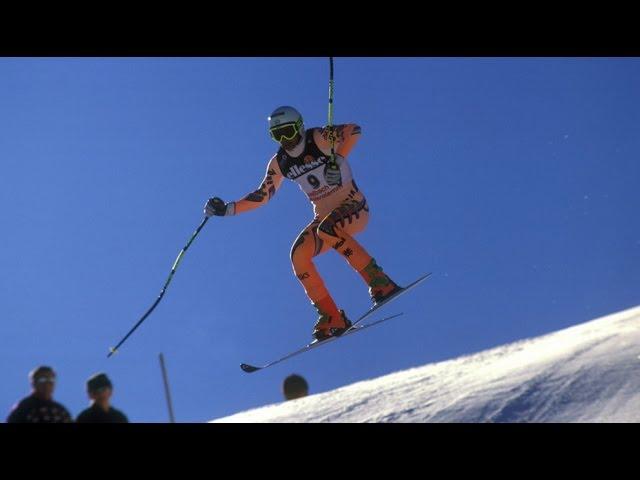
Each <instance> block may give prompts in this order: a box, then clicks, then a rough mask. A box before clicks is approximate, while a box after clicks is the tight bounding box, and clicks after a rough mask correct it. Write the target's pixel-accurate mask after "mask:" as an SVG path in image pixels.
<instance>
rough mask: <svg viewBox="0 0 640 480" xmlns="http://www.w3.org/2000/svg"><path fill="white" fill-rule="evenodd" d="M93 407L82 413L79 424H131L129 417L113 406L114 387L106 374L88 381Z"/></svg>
mask: <svg viewBox="0 0 640 480" xmlns="http://www.w3.org/2000/svg"><path fill="white" fill-rule="evenodd" d="M87 393H88V395H89V398H90V399H91V406H90V407H89V408H87V409H86V410H84V411H82V412H81V413H80V415H78V418H76V422H77V423H129V419H128V418H127V416H126V415H125V414H124V413H122V412H121V411H120V410H117V409H115V408H113V407H112V406H111V395H112V394H113V385H112V384H111V380H109V377H107V375H106V374H105V373H97V374H95V375H93V376H92V377H91V378H89V380H87Z"/></svg>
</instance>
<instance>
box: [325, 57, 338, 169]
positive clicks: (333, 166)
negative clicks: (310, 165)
mask: <svg viewBox="0 0 640 480" xmlns="http://www.w3.org/2000/svg"><path fill="white" fill-rule="evenodd" d="M328 124H329V141H330V142H331V158H330V159H329V164H328V168H330V169H332V170H339V169H340V167H339V166H338V164H337V163H336V153H335V151H334V144H335V134H334V132H333V57H329V122H328Z"/></svg>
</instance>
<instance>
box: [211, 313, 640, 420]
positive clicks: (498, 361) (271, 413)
mask: <svg viewBox="0 0 640 480" xmlns="http://www.w3.org/2000/svg"><path fill="white" fill-rule="evenodd" d="M638 421H640V307H635V308H632V309H629V310H625V311H622V312H619V313H615V314H612V315H608V316H605V317H601V318H599V319H596V320H593V321H590V322H588V323H584V324H581V325H578V326H574V327H570V328H567V329H564V330H560V331H558V332H555V333H551V334H548V335H545V336H542V337H537V338H533V339H528V340H523V341H519V342H516V343H512V344H509V345H505V346H502V347H497V348H494V349H491V350H487V351H484V352H480V353H477V354H474V355H468V356H464V357H460V358H457V359H454V360H449V361H445V362H440V363H434V364H429V365H425V366H422V367H417V368H411V369H408V370H405V371H401V372H396V373H392V374H389V375H385V376H382V377H379V378H376V379H373V380H367V381H362V382H358V383H355V384H352V385H349V386H346V387H342V388H339V389H336V390H333V391H329V392H325V393H321V394H316V395H311V396H309V397H306V398H302V399H299V400H294V401H289V402H283V403H279V404H274V405H270V406H266V407H262V408H257V409H253V410H249V411H246V412H241V413H238V414H235V415H232V416H228V417H224V418H220V419H217V420H215V422H638Z"/></svg>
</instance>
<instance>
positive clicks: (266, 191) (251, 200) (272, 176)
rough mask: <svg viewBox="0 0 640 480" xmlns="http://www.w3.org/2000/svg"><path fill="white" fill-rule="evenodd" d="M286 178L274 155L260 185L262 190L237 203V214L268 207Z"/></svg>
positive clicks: (259, 189)
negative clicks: (264, 206) (268, 203)
mask: <svg viewBox="0 0 640 480" xmlns="http://www.w3.org/2000/svg"><path fill="white" fill-rule="evenodd" d="M283 180H284V176H283V175H282V172H281V171H280V167H279V166H278V159H277V158H276V156H275V155H274V156H273V157H272V158H271V161H270V162H269V165H267V172H266V173H265V175H264V179H263V180H262V183H261V184H260V188H258V189H257V190H255V191H253V192H251V193H250V194H249V195H247V196H245V197H244V198H243V199H242V200H238V201H237V202H234V203H235V213H236V214H238V213H244V212H248V211H250V210H254V209H256V208H258V207H262V206H263V205H266V204H267V202H269V200H271V199H272V198H273V196H274V195H275V194H276V191H277V190H278V189H279V188H280V186H281V185H282V181H283Z"/></svg>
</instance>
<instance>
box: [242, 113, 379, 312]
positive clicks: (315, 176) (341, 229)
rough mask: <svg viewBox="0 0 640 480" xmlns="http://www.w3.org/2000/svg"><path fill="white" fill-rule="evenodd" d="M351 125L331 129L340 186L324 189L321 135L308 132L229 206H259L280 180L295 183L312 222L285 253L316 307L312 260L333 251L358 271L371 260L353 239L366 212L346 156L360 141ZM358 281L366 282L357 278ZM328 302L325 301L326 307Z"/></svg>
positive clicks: (318, 283) (318, 287)
mask: <svg viewBox="0 0 640 480" xmlns="http://www.w3.org/2000/svg"><path fill="white" fill-rule="evenodd" d="M360 132H361V131H360V127H359V126H358V125H356V124H353V123H351V124H346V125H337V126H335V127H334V135H335V145H334V147H335V153H336V154H338V155H339V157H337V159H338V160H339V164H338V166H339V168H340V173H341V178H342V183H341V184H340V185H329V184H328V183H327V182H326V180H325V176H324V172H325V168H326V167H327V163H328V162H329V161H330V158H331V144H330V142H329V139H328V135H327V130H326V129H321V128H311V129H309V130H306V131H305V132H304V138H303V142H301V143H300V144H299V145H298V146H297V147H296V148H294V150H292V151H286V150H284V149H283V148H280V150H278V152H277V153H276V154H275V155H274V156H273V157H272V158H271V160H270V161H269V164H268V166H267V172H266V175H265V177H264V179H263V181H262V183H261V185H260V188H258V189H257V190H255V191H254V192H252V193H250V194H249V195H247V196H246V197H244V198H243V199H242V200H239V201H237V202H233V203H234V210H235V214H238V213H244V212H248V211H250V210H253V209H255V208H257V207H261V206H263V205H265V204H266V203H267V202H269V200H271V199H272V198H273V196H274V195H275V193H276V191H277V190H278V189H279V188H280V186H281V184H282V181H283V180H284V179H285V178H288V179H289V180H292V181H294V182H296V183H297V184H298V185H299V186H300V188H301V189H302V191H303V192H304V193H305V194H306V195H307V197H308V198H309V200H310V202H311V203H312V204H313V208H314V219H313V221H312V222H311V223H310V224H309V225H307V226H306V227H305V228H304V229H303V230H302V232H301V233H300V235H298V237H297V239H296V240H295V242H294V243H293V247H292V248H291V262H292V265H293V270H294V272H295V274H296V276H297V277H298V279H299V280H300V282H301V283H302V285H303V287H304V289H305V291H306V293H307V296H308V297H309V299H310V300H311V302H312V303H314V304H315V305H316V306H317V305H318V304H323V302H324V303H326V299H327V298H329V299H330V295H329V292H328V290H327V289H326V286H325V285H324V282H323V281H322V278H321V277H320V275H319V274H318V272H317V270H316V268H315V266H314V265H313V262H312V258H313V257H315V256H316V255H320V254H321V253H324V252H326V251H327V250H328V249H330V248H333V249H335V250H336V251H338V252H339V253H340V254H341V255H343V257H344V258H345V259H346V260H347V262H348V263H349V264H350V265H351V266H352V267H353V268H354V269H355V270H356V271H358V272H361V274H362V271H363V270H364V269H365V267H367V265H369V264H370V262H371V260H372V258H371V256H370V255H369V254H368V253H367V252H366V251H365V250H364V249H363V248H362V246H361V245H360V244H359V243H358V242H356V240H355V239H354V238H353V236H354V235H355V234H357V233H359V232H361V231H363V230H364V229H365V227H366V226H367V222H368V220H369V207H368V206H367V201H366V199H365V197H364V195H363V194H362V192H361V191H360V190H359V189H358V187H357V186H356V183H355V181H354V179H353V174H352V172H351V167H350V166H349V162H348V161H347V155H348V154H349V152H350V151H351V149H352V148H353V146H354V145H355V143H356V142H357V140H358V139H359V137H360ZM363 278H367V277H365V276H364V274H363ZM332 302H333V301H332V300H331V303H332Z"/></svg>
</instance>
